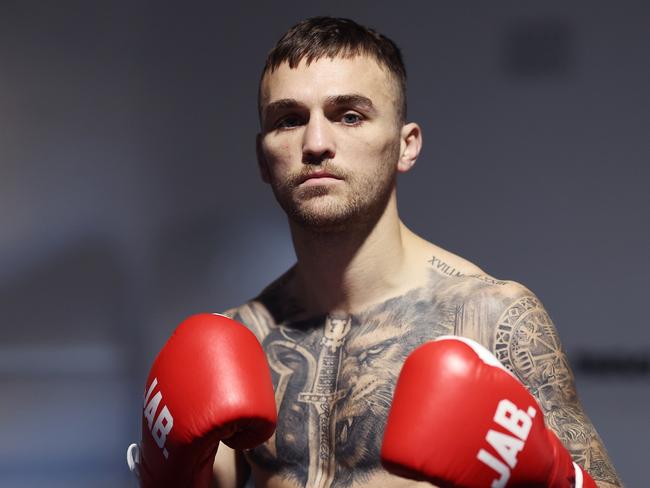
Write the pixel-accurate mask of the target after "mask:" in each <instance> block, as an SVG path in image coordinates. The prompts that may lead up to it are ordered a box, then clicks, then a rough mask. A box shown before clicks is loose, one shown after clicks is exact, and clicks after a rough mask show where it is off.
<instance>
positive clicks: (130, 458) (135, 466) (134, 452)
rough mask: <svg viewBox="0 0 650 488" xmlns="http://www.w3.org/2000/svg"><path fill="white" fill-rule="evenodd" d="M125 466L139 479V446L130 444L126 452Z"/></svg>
mask: <svg viewBox="0 0 650 488" xmlns="http://www.w3.org/2000/svg"><path fill="white" fill-rule="evenodd" d="M126 464H128V465H129V470H130V471H131V472H132V473H135V475H136V476H137V477H138V478H139V477H140V470H139V467H140V446H138V445H137V444H131V445H130V446H129V447H128V448H127V450H126Z"/></svg>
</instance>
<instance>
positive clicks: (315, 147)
mask: <svg viewBox="0 0 650 488" xmlns="http://www.w3.org/2000/svg"><path fill="white" fill-rule="evenodd" d="M335 154H336V147H335V141H334V134H333V132H332V128H331V127H330V124H329V121H328V120H327V118H325V117H323V116H318V115H312V116H311V117H310V118H309V122H307V124H306V126H305V132H304V135H303V141H302V160H303V161H302V162H303V163H305V164H321V163H322V162H323V161H325V160H327V159H332V158H333V157H334V155H335Z"/></svg>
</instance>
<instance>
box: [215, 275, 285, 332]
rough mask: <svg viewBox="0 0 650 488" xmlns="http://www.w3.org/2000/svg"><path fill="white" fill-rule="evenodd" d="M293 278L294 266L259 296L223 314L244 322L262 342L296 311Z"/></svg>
mask: <svg viewBox="0 0 650 488" xmlns="http://www.w3.org/2000/svg"><path fill="white" fill-rule="evenodd" d="M292 278H293V268H292V269H290V270H289V271H287V272H286V273H284V274H283V275H282V276H280V277H279V278H278V279H276V280H275V281H273V282H272V283H271V284H270V285H268V286H267V287H266V288H264V290H263V291H262V292H261V293H260V294H259V295H258V296H257V297H255V298H253V299H251V300H248V301H247V302H245V303H243V304H241V305H239V306H237V307H233V308H230V309H228V310H226V311H225V312H223V314H224V315H226V316H228V317H230V318H232V319H234V320H236V321H238V322H240V323H242V324H244V325H245V326H246V327H248V328H249V329H250V330H251V331H252V332H253V333H254V334H255V335H256V336H257V339H258V340H259V341H260V342H262V341H263V340H264V338H265V337H266V336H268V335H269V333H270V332H271V331H272V330H273V329H274V328H276V327H277V326H278V325H279V324H281V323H283V322H284V321H286V318H287V317H288V316H290V315H291V314H293V313H295V312H296V311H295V308H296V307H295V305H294V304H295V301H294V300H292V293H291V284H292Z"/></svg>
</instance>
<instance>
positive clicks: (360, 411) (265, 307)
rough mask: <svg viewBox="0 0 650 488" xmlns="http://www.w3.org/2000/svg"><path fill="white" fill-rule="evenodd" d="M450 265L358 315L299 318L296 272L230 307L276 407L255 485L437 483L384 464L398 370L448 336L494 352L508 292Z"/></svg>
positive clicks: (253, 460)
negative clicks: (258, 350) (258, 351)
mask: <svg viewBox="0 0 650 488" xmlns="http://www.w3.org/2000/svg"><path fill="white" fill-rule="evenodd" d="M447 261H448V259H447ZM447 261H443V260H440V259H438V260H437V261H436V258H435V257H434V259H431V260H430V261H429V262H428V263H423V266H429V267H430V270H429V271H430V279H429V281H428V283H427V284H426V285H425V286H421V287H417V288H414V289H412V290H410V291H409V292H407V293H405V294H403V295H401V296H398V297H395V298H391V299H389V300H387V301H385V302H383V303H379V304H376V305H373V306H371V307H369V308H368V309H367V310H365V311H363V312H361V313H356V314H350V315H323V316H318V317H309V318H304V317H302V318H301V312H300V307H299V306H297V305H296V304H295V303H293V302H292V300H291V297H289V296H287V295H286V289H287V288H286V283H287V282H288V281H290V279H291V277H290V273H289V274H288V275H287V276H285V277H284V278H283V279H281V280H279V281H278V282H277V283H276V284H275V285H272V286H271V287H269V289H267V290H266V291H265V292H264V293H263V294H262V295H261V296H260V297H258V298H257V299H255V300H253V301H251V302H249V303H247V304H245V305H243V306H241V307H239V308H238V309H236V310H234V311H233V315H234V318H235V319H236V320H239V321H240V322H242V323H244V324H246V325H247V326H248V327H249V328H250V329H251V330H252V331H253V332H254V333H255V334H256V335H257V337H258V339H259V340H260V342H261V343H262V345H263V347H264V350H265V352H266V355H267V358H268V361H269V365H270V367H271V372H272V377H273V382H274V386H275V392H276V393H275V396H276V404H277V407H278V425H277V430H276V433H275V435H274V436H273V437H271V439H269V441H267V442H266V443H265V444H263V445H261V446H259V447H257V448H255V449H253V450H250V451H247V452H246V454H245V456H246V460H247V462H248V463H249V465H250V466H251V469H252V473H253V476H254V478H255V481H256V486H258V487H262V486H264V487H269V488H270V487H303V486H308V487H310V488H311V487H313V488H330V487H332V488H334V487H341V488H343V487H345V488H347V487H357V486H359V487H361V486H364V487H372V486H377V487H379V486H381V487H407V486H408V487H411V486H431V485H430V484H428V483H418V482H414V481H410V480H405V479H403V478H398V477H395V476H392V475H390V474H389V473H388V472H386V471H385V470H384V469H383V468H382V466H381V464H380V456H379V454H380V449H381V442H382V437H383V432H384V425H385V422H386V418H387V414H388V410H389V408H390V402H391V398H392V394H393V389H394V387H395V383H396V380H397V376H398V374H399V371H400V368H401V366H402V364H403V362H404V360H405V359H406V357H407V356H408V354H409V353H410V352H412V351H413V350H414V349H415V348H416V347H418V346H419V345H421V344H423V343H425V342H427V341H430V340H433V339H435V338H436V337H439V336H441V335H446V334H456V335H465V336H469V337H472V338H473V339H475V340H478V341H479V342H482V343H484V345H486V346H488V347H490V346H491V342H492V340H491V333H492V332H491V331H492V330H493V328H490V326H489V324H490V323H494V322H496V318H495V317H493V308H494V307H493V306H492V303H493V302H494V297H495V290H496V291H497V293H496V295H500V293H498V289H500V288H502V287H503V286H506V287H507V285H506V283H505V282H497V281H495V280H493V279H491V278H489V277H486V276H485V275H480V274H479V275H477V276H474V275H468V273H465V272H463V271H460V269H458V270H457V268H454V267H453V266H451V265H450V264H448V262H447ZM440 263H442V264H443V265H444V266H441V264H440ZM445 266H446V267H445ZM454 270H457V272H456V273H454ZM470 271H473V270H471V269H470ZM497 301H498V300H497ZM497 308H498V307H497Z"/></svg>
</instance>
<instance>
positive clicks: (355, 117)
mask: <svg viewBox="0 0 650 488" xmlns="http://www.w3.org/2000/svg"><path fill="white" fill-rule="evenodd" d="M362 120H363V119H362V118H361V115H359V114H355V113H353V112H349V113H347V114H344V115H343V117H342V121H343V123H344V124H346V125H357V124H359V123H360V122H361V121H362Z"/></svg>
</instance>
